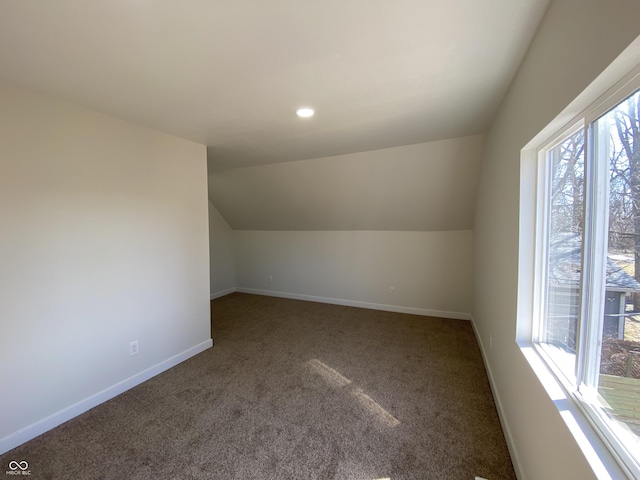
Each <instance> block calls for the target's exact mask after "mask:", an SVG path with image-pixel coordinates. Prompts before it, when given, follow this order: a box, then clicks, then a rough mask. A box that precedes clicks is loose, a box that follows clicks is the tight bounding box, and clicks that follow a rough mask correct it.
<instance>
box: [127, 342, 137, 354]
mask: <svg viewBox="0 0 640 480" xmlns="http://www.w3.org/2000/svg"><path fill="white" fill-rule="evenodd" d="M129 352H130V353H129V354H130V355H136V354H137V353H138V340H134V341H133V342H131V343H130V344H129Z"/></svg>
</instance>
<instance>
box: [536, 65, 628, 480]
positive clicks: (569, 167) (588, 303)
mask: <svg viewBox="0 0 640 480" xmlns="http://www.w3.org/2000/svg"><path fill="white" fill-rule="evenodd" d="M590 108H591V109H590V110H589V109H588V110H587V111H586V113H585V114H584V115H583V116H581V117H579V118H577V119H576V121H575V122H574V123H573V124H572V125H571V127H570V128H567V129H564V130H562V131H560V133H559V134H558V135H556V136H555V137H554V138H553V139H552V140H551V141H548V142H547V143H545V144H544V146H543V148H541V149H540V150H539V151H538V160H537V162H538V168H537V177H538V182H537V185H538V192H537V198H538V202H537V206H536V209H537V212H536V222H537V223H536V232H537V234H536V235H537V237H536V244H535V253H536V259H535V268H534V272H535V274H534V276H535V285H534V290H535V293H534V297H533V298H534V303H535V305H534V312H535V313H534V315H533V319H532V324H531V326H532V331H531V340H532V343H533V345H534V346H535V347H536V350H537V351H538V353H539V354H540V356H541V357H542V358H543V359H544V360H545V361H546V363H547V365H548V366H549V367H550V368H551V369H552V371H553V372H554V373H555V375H556V377H557V378H558V379H559V380H560V381H561V383H562V384H563V385H564V386H565V388H566V389H567V390H568V391H569V392H570V394H571V396H572V398H574V400H575V401H576V402H577V403H578V404H579V405H580V407H581V408H582V409H583V410H584V412H585V413H586V414H587V416H588V417H589V419H590V421H591V422H592V424H593V425H594V426H595V427H596V428H597V430H598V431H599V433H600V435H601V436H602V438H603V440H604V441H605V443H606V444H607V445H608V446H610V447H611V450H612V451H613V452H614V453H615V455H616V456H617V458H618V459H619V460H620V461H621V463H622V464H623V465H625V467H626V469H627V471H628V472H629V473H630V474H631V475H633V476H635V477H636V478H640V80H639V78H638V77H637V76H636V77H635V79H633V80H632V81H631V83H627V84H626V85H625V86H624V87H623V88H622V89H619V90H618V91H617V92H616V93H615V94H613V95H612V96H609V97H608V99H607V100H605V101H604V103H599V104H597V105H596V106H595V107H590Z"/></svg>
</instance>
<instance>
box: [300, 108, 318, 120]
mask: <svg viewBox="0 0 640 480" xmlns="http://www.w3.org/2000/svg"><path fill="white" fill-rule="evenodd" d="M314 113H316V112H314V111H313V108H307V107H304V108H299V109H298V110H296V115H298V116H299V117H302V118H307V117H313V114H314Z"/></svg>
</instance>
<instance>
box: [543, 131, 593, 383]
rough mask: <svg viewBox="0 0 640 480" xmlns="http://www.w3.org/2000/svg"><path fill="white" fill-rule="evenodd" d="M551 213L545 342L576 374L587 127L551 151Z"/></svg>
mask: <svg viewBox="0 0 640 480" xmlns="http://www.w3.org/2000/svg"><path fill="white" fill-rule="evenodd" d="M546 160H547V165H548V166H549V179H548V181H549V182H550V185H549V191H550V202H549V215H548V237H547V258H546V263H547V265H546V267H547V268H546V272H547V273H546V289H545V305H544V308H545V315H544V321H543V325H542V332H541V333H540V336H541V338H540V342H541V344H542V345H543V347H544V348H545V350H546V351H547V353H548V354H549V355H550V356H551V358H552V359H553V361H554V363H555V364H556V365H557V366H558V367H559V368H560V369H561V370H562V372H563V373H564V374H565V376H567V377H568V378H570V379H571V378H575V362H576V332H577V328H578V312H579V307H580V277H581V268H580V265H581V260H582V239H583V212H584V131H582V130H580V131H579V132H576V133H575V134H573V135H571V136H570V137H568V138H567V139H565V140H564V141H563V142H562V143H560V144H559V145H557V146H556V147H555V148H553V149H552V150H550V151H548V152H547V158H546Z"/></svg>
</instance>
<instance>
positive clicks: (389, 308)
mask: <svg viewBox="0 0 640 480" xmlns="http://www.w3.org/2000/svg"><path fill="white" fill-rule="evenodd" d="M235 291H236V292H241V293H252V294H254V295H266V296H269V297H279V298H290V299H292V300H305V301H309V302H319V303H330V304H333V305H344V306H346V307H358V308H369V309H371V310H384V311H385V312H396V313H410V314H413V315H423V316H427V317H442V318H452V319H455V320H471V314H469V313H462V312H447V311H443V310H428V309H424V308H414V307H401V306H397V305H384V304H380V303H369V302H358V301H354V300H342V299H340V298H327V297H316V296H313V295H301V294H298V293H285V292H274V291H271V290H258V289H253V288H236V289H235Z"/></svg>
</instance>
